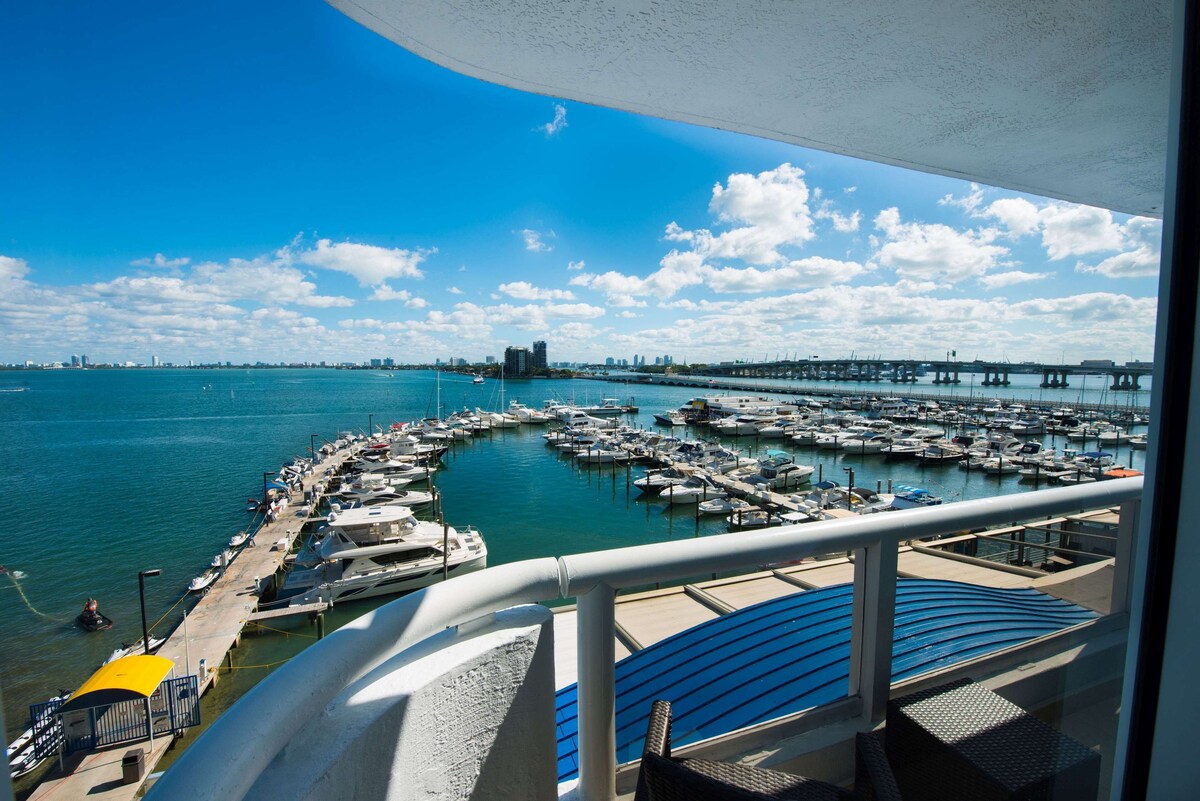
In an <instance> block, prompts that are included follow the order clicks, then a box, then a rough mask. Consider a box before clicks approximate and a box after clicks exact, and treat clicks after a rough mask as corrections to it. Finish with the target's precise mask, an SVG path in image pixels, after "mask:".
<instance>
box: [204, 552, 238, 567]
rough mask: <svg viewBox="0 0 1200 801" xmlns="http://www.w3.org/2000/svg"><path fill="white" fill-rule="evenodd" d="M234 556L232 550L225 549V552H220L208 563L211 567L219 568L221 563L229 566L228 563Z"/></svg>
mask: <svg viewBox="0 0 1200 801" xmlns="http://www.w3.org/2000/svg"><path fill="white" fill-rule="evenodd" d="M235 555H236V553H235V551H234V550H233V549H232V548H226V549H225V550H223V551H221V552H220V553H219V554H217V555H216V556H214V557H213V558H212V562H210V563H209V564H210V565H211V566H212V567H220V566H221V563H222V561H224V563H225V564H229V563H230V562H232V561H233V557H234V556H235ZM221 557H224V560H222V558H221Z"/></svg>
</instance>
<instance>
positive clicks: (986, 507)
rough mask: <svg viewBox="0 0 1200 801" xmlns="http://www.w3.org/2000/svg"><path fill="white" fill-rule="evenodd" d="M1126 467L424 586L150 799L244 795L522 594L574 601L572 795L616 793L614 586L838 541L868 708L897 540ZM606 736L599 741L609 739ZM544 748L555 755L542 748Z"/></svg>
mask: <svg viewBox="0 0 1200 801" xmlns="http://www.w3.org/2000/svg"><path fill="white" fill-rule="evenodd" d="M1141 492H1142V479H1141V478H1128V479H1118V480H1114V481H1106V482H1101V483H1096V484H1084V485H1079V486H1075V487H1066V488H1061V489H1048V490H1042V491H1039V492H1034V493H1027V494H1022V495H1008V496H1001V497H998V498H988V499H983V500H975V501H964V502H961V503H956V504H947V505H944V506H939V507H931V508H926V509H913V510H907V511H905V512H903V513H892V514H875V515H869V516H865V517H861V518H853V519H842V520H835V521H829V522H826V523H823V524H821V525H819V526H813V525H811V524H810V525H799V526H789V527H781V528H774V529H768V530H765V531H759V532H753V533H749V534H738V535H734V536H721V537H707V538H702V539H698V540H685V541H678V542H669V543H656V544H651V545H641V546H634V547H630V548H618V549H613V550H609V551H597V552H592V553H582V554H572V555H569V556H564V557H561V558H558V559H553V558H544V559H532V560H527V561H523V562H517V563H513V564H508V565H501V566H499V567H493V568H489V569H488V570H485V571H482V572H479V573H473V574H471V575H468V576H462V577H459V578H454V579H450V580H449V581H446V582H443V583H440V584H436V585H433V586H431V587H427V588H425V589H423V590H420V591H418V592H416V593H413V594H412V595H408V596H405V597H403V598H400V599H398V600H396V601H392V602H391V603H388V604H386V605H384V606H382V607H379V608H378V609H376V610H374V611H373V612H369V613H367V614H366V615H363V616H362V617H360V618H358V619H356V620H354V621H352V622H351V623H348V624H347V625H346V626H343V627H342V628H340V629H339V630H338V631H336V632H334V633H333V634H331V635H330V636H328V637H326V638H325V639H324V640H322V641H321V642H318V643H316V644H314V645H312V646H310V647H309V648H308V649H307V650H305V651H303V652H301V653H300V654H299V655H297V656H296V657H293V658H292V660H291V661H289V662H288V663H287V664H286V665H284V666H282V667H280V668H279V669H278V670H276V671H275V672H274V673H272V674H271V675H270V676H268V677H267V678H266V679H264V680H263V681H262V682H260V683H259V684H258V686H256V687H255V688H254V689H253V690H251V691H250V692H249V693H247V694H246V695H245V696H244V697H243V698H242V699H241V700H239V701H238V703H237V704H236V705H235V707H234V708H233V709H231V710H230V711H228V712H226V714H225V715H223V716H221V717H220V718H218V719H217V720H216V721H215V722H214V723H213V724H212V725H211V726H210V727H209V729H208V731H206V732H205V733H204V734H203V735H202V736H201V737H200V738H199V739H198V740H197V741H196V742H195V743H194V744H192V745H191V746H190V747H189V748H188V750H187V751H186V752H184V754H183V755H182V756H181V757H180V758H179V760H178V761H177V762H176V763H175V764H174V765H173V766H172V767H171V769H170V770H168V771H167V772H166V773H165V774H164V775H163V776H162V778H160V779H159V780H158V782H157V783H156V784H155V785H154V787H153V788H152V789H151V792H150V797H151V798H153V799H174V798H179V799H184V798H187V799H214V801H216V799H240V798H243V797H244V796H245V794H246V793H247V791H248V790H249V789H250V788H251V786H252V785H253V784H254V782H255V781H256V780H257V778H258V777H259V775H260V774H261V773H262V772H263V770H264V769H265V768H266V767H267V765H268V764H269V763H270V762H271V760H272V759H274V757H275V755H276V754H277V753H278V752H279V751H280V750H282V749H283V747H284V746H285V745H286V744H287V743H288V742H289V741H290V740H291V739H292V737H294V736H295V735H296V733H297V732H299V731H300V729H301V728H302V727H303V726H304V725H306V724H308V723H309V722H310V721H313V720H316V719H318V717H319V715H320V713H321V711H322V710H323V709H324V708H325V706H326V705H327V704H328V703H329V702H330V701H332V700H333V699H334V698H335V697H336V696H337V695H338V694H339V693H340V692H342V690H343V689H345V688H346V687H347V686H348V685H349V684H350V683H352V682H353V681H355V680H356V679H358V678H360V677H361V676H363V675H365V674H366V673H367V672H368V671H370V670H371V669H373V668H374V667H375V666H377V665H379V664H380V663H382V662H383V661H385V660H386V659H388V658H390V657H391V656H393V655H395V654H397V653H399V652H400V651H402V650H404V649H405V648H407V647H409V646H411V645H413V644H415V643H417V642H420V641H421V640H423V639H425V638H427V637H429V636H431V635H433V634H435V633H437V632H438V631H441V630H443V629H445V628H448V627H452V626H456V625H460V624H462V623H465V622H467V621H470V620H473V619H475V618H478V617H480V616H483V615H485V614H488V613H491V612H496V611H499V610H501V609H505V608H508V607H510V606H515V605H518V604H525V603H536V602H539V601H545V600H551V599H558V598H570V597H577V598H578V602H579V614H578V627H579V634H578V642H579V716H580V726H579V753H580V757H581V771H580V786H579V791H580V796H581V797H582V798H584V799H608V798H612V797H613V795H614V776H615V768H616V756H615V749H614V748H613V746H612V742H613V735H612V727H613V715H612V711H613V702H614V699H613V687H614V682H613V664H614V654H613V642H614V640H613V633H614V622H615V620H614V609H613V604H614V600H615V594H616V589H618V588H621V587H629V586H636V585H640V584H647V583H653V582H656V581H669V580H673V579H679V578H684V577H687V576H695V575H700V574H704V573H712V572H716V571H728V570H733V569H740V568H751V567H754V568H756V567H758V566H760V565H762V564H767V563H771V562H778V561H790V560H795V559H799V558H803V557H806V556H816V555H819V554H824V553H831V552H835V551H850V550H855V551H858V552H859V558H856V560H855V592H854V604H855V607H854V608H855V611H854V620H855V622H854V632H853V637H852V648H853V653H852V659H851V686H850V693H851V694H859V695H862V696H863V699H864V702H863V706H864V710H865V711H864V714H872V712H871V710H878V709H879V708H880V705H881V703H882V701H881V699H882V700H886V691H887V681H888V675H890V659H891V647H890V646H891V623H892V621H891V617H892V614H891V610H892V608H893V607H892V605H893V604H894V588H895V580H896V546H897V545H898V544H899V543H900V542H903V541H905V540H913V539H922V538H925V537H931V536H936V535H939V534H945V533H947V532H951V531H961V530H963V529H970V528H980V527H983V526H986V525H995V524H998V523H1005V522H1011V521H1018V520H1028V519H1032V518H1037V517H1040V516H1045V515H1056V514H1063V513H1065V512H1071V511H1083V510H1086V509H1095V508H1099V507H1103V506H1113V505H1116V504H1119V503H1123V502H1126V501H1136V500H1137V499H1139V498H1140V497H1141ZM606 744H607V747H606ZM547 758H552V756H548V757H547Z"/></svg>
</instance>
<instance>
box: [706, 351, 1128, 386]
mask: <svg viewBox="0 0 1200 801" xmlns="http://www.w3.org/2000/svg"><path fill="white" fill-rule="evenodd" d="M695 373H696V374H697V375H707V376H727V377H732V378H781V379H798V380H803V381H884V380H891V381H892V383H894V384H915V383H917V381H918V380H919V379H920V378H921V377H922V376H927V375H929V374H932V375H933V380H932V383H934V384H958V383H961V378H960V375H961V374H962V373H968V374H971V373H974V374H980V373H982V374H983V381H982V382H980V383H981V386H985V387H993V386H994V387H1006V386H1008V385H1009V384H1010V383H1011V382H1010V380H1009V376H1010V375H1013V374H1017V373H1025V374H1032V375H1037V374H1039V373H1040V374H1041V376H1042V383H1041V385H1042V386H1043V387H1045V388H1048V389H1064V388H1066V387H1069V386H1070V383H1069V380H1068V379H1069V378H1070V376H1073V375H1097V374H1100V375H1107V376H1109V378H1111V379H1112V384H1111V386H1110V387H1109V389H1111V390H1114V391H1122V390H1128V391H1131V392H1133V391H1137V390H1140V389H1141V388H1142V387H1141V384H1140V379H1141V378H1142V377H1143V376H1148V375H1150V374H1151V368H1150V367H1140V366H1128V365H1127V366H1121V365H1115V364H1114V365H1112V366H1099V365H1080V364H1036V363H1032V362H1022V363H1020V364H1013V363H1011V362H979V361H972V362H962V361H951V360H946V361H938V360H935V361H919V360H916V359H782V360H777V361H770V362H735V363H728V364H713V365H708V366H707V367H704V368H701V369H698V370H696V371H695Z"/></svg>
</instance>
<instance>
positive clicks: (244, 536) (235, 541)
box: [229, 531, 250, 548]
mask: <svg viewBox="0 0 1200 801" xmlns="http://www.w3.org/2000/svg"><path fill="white" fill-rule="evenodd" d="M248 539H250V534H249V533H247V532H245V531H239V532H238V533H237V534H234V535H233V536H232V537H230V538H229V547H230V548H240V547H242V544H243V543H245V542H246V540H248Z"/></svg>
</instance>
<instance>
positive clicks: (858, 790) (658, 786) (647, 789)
mask: <svg viewBox="0 0 1200 801" xmlns="http://www.w3.org/2000/svg"><path fill="white" fill-rule="evenodd" d="M855 740H856V742H855V746H856V749H855V750H856V752H857V755H856V760H855V781H854V791H853V792H850V791H847V790H843V789H842V788H840V787H836V786H835V785H832V784H828V783H826V782H822V781H817V780H816V779H808V778H805V777H803V776H794V775H792V774H790V773H781V772H780V771H776V770H765V769H763V768H754V767H750V766H749V765H739V764H736V763H731V762H713V761H710V760H707V759H677V758H673V757H672V756H671V704H670V703H669V702H667V701H655V702H654V706H653V708H652V709H651V711H650V725H649V727H648V730H647V732H646V748H645V750H644V751H643V753H642V765H641V772H640V773H639V775H638V784H637V794H636V795H635V796H634V801H701V800H703V801H766V800H767V799H779V800H780V801H843V799H862V801H876V799H877V800H878V801H900V791H899V789H898V788H897V787H896V781H895V779H894V778H892V770H891V766H890V765H889V764H888V761H887V755H886V754H885V753H884V750H883V746H882V744H880V742H879V740H878V738H877V737H876V736H875V735H874V734H862V733H860V734H858V735H857V736H856V738H855Z"/></svg>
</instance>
